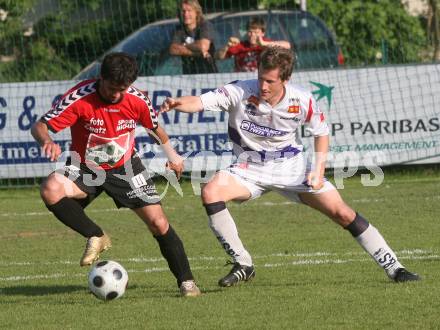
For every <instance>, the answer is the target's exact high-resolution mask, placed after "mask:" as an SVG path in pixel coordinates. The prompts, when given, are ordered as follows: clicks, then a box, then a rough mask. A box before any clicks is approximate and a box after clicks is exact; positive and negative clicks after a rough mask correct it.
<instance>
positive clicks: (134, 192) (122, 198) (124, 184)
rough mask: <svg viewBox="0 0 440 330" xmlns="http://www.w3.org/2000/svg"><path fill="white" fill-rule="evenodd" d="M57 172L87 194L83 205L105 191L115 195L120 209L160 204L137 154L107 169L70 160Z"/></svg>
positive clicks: (113, 196)
mask: <svg viewBox="0 0 440 330" xmlns="http://www.w3.org/2000/svg"><path fill="white" fill-rule="evenodd" d="M55 172H57V173H61V174H63V175H64V176H65V177H67V178H68V179H69V180H71V181H73V182H74V183H75V184H76V185H77V186H78V188H79V189H81V190H82V191H84V192H85V193H87V195H88V196H87V198H85V199H82V200H79V201H80V203H81V205H82V206H83V207H86V206H87V205H88V204H90V202H91V201H92V200H93V199H95V198H96V197H97V196H99V195H100V194H101V193H102V192H103V191H105V192H106V193H107V195H109V196H110V197H112V198H113V200H114V202H115V204H116V206H117V207H118V208H121V207H128V208H130V209H136V208H140V207H143V206H146V205H152V204H160V196H159V195H158V193H157V190H156V186H155V184H154V182H153V180H152V179H151V177H150V174H149V173H148V171H147V170H146V169H145V167H144V165H143V164H142V161H141V159H140V158H139V156H138V155H137V154H135V155H133V156H132V157H131V158H130V160H129V161H127V162H126V163H125V164H124V165H123V166H121V167H118V168H115V169H111V170H107V171H104V170H102V169H97V168H89V167H87V166H86V165H85V164H83V163H82V164H80V165H79V166H78V164H73V163H72V160H71V159H68V160H67V162H66V164H65V165H64V167H63V168H61V169H58V170H56V171H55Z"/></svg>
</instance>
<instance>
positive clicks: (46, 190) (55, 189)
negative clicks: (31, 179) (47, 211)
mask: <svg viewBox="0 0 440 330" xmlns="http://www.w3.org/2000/svg"><path fill="white" fill-rule="evenodd" d="M40 195H41V198H42V199H43V201H44V202H45V203H46V204H47V205H52V204H55V203H56V202H58V201H59V200H60V199H61V198H63V197H65V193H64V188H63V186H62V185H61V184H60V183H59V182H57V180H55V179H54V178H53V177H52V176H49V177H48V178H47V180H45V181H44V182H43V183H42V184H41V186H40Z"/></svg>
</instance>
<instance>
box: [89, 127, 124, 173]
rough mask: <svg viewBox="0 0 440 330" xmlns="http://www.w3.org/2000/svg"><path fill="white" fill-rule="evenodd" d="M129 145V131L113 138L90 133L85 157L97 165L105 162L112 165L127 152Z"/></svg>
mask: <svg viewBox="0 0 440 330" xmlns="http://www.w3.org/2000/svg"><path fill="white" fill-rule="evenodd" d="M129 147H130V133H125V134H122V135H120V136H117V137H115V138H104V137H101V136H98V135H95V134H90V136H89V140H88V141H87V147H86V154H85V158H86V160H87V161H89V162H92V163H93V164H96V165H98V166H101V165H104V164H107V165H109V166H111V167H113V166H114V165H115V164H116V163H118V162H119V161H120V160H121V159H122V157H124V155H125V154H126V153H127V151H128V149H129Z"/></svg>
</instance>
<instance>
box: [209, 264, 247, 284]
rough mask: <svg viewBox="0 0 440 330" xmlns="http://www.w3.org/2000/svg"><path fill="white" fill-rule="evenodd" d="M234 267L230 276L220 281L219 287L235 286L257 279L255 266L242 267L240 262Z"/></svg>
mask: <svg viewBox="0 0 440 330" xmlns="http://www.w3.org/2000/svg"><path fill="white" fill-rule="evenodd" d="M233 265H234V266H233V267H232V269H231V271H230V272H229V274H228V275H226V276H225V277H223V278H221V279H220V280H219V281H218V285H220V286H223V287H228V286H233V285H236V284H238V283H240V282H242V281H244V282H246V281H249V280H251V279H252V278H254V277H255V270H254V266H242V265H240V264H239V263H238V262H236V263H234V264H233Z"/></svg>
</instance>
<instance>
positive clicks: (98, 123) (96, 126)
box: [84, 117, 107, 134]
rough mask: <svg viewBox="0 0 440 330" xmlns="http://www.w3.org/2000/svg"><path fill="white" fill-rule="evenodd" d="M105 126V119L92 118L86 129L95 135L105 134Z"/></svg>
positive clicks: (85, 126)
mask: <svg viewBox="0 0 440 330" xmlns="http://www.w3.org/2000/svg"><path fill="white" fill-rule="evenodd" d="M104 125H105V124H104V120H103V119H101V118H94V117H92V118H91V119H90V120H89V122H88V123H86V124H85V125H84V128H85V129H86V130H88V131H89V132H92V133H95V134H105V133H106V131H107V129H106V128H105V127H103V126H104Z"/></svg>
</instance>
